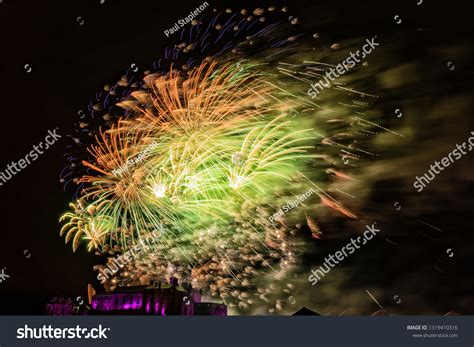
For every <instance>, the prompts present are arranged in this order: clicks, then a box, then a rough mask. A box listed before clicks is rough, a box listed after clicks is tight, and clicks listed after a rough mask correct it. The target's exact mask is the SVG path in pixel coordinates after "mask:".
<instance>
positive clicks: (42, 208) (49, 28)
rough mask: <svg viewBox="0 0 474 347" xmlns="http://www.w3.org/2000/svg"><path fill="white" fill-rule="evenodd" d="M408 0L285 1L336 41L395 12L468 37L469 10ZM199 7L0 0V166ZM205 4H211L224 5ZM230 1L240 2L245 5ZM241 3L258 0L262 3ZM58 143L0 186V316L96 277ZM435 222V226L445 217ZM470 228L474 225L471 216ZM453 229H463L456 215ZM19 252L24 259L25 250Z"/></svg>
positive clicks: (146, 54)
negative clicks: (75, 229) (75, 236)
mask: <svg viewBox="0 0 474 347" xmlns="http://www.w3.org/2000/svg"><path fill="white" fill-rule="evenodd" d="M0 2H1V1H0ZM416 2H417V1H415V0H413V1H404V3H403V4H400V3H399V2H398V1H393V2H392V4H387V3H386V2H384V1H369V2H365V1H364V2H361V3H358V2H357V3H356V2H353V1H334V0H332V1H321V2H319V4H315V3H318V1H314V0H312V1H291V2H290V4H288V6H289V9H290V12H292V13H296V14H298V15H299V16H301V17H302V18H303V19H304V20H306V21H310V22H312V21H321V23H322V25H321V30H322V31H323V32H327V33H328V35H333V37H334V39H337V38H338V37H344V36H345V35H346V34H347V33H349V32H350V33H354V32H358V33H361V34H364V33H373V32H377V33H383V32H391V31H394V30H403V29H401V28H400V27H397V25H396V24H395V23H394V20H393V16H394V15H395V14H397V13H400V15H401V16H402V18H403V21H404V25H406V26H410V25H412V26H413V25H415V24H413V23H415V22H416V25H417V26H419V27H421V28H430V29H432V30H434V31H435V32H437V34H436V35H435V39H436V40H440V41H445V42H446V43H453V42H460V41H463V40H466V39H472V35H469V31H470V27H471V23H470V22H471V21H472V19H471V17H470V15H469V14H468V12H469V11H468V10H467V8H466V5H461V2H460V3H456V2H455V1H450V2H444V1H443V2H441V1H437V2H438V3H439V5H437V4H433V3H434V2H433V1H428V0H425V1H424V2H423V4H422V5H421V6H417V5H416ZM201 3H202V2H201V1H197V0H193V1H188V0H187V1H179V2H176V1H174V2H173V1H172V2H163V1H145V0H137V1H135V0H134V1H131V0H128V1H127V0H105V3H104V4H100V3H99V0H96V1H79V0H71V1H22V0H3V2H1V3H0V35H1V46H0V47H1V48H0V76H1V87H0V88H1V93H0V105H1V106H0V107H1V108H0V113H1V128H2V136H0V148H1V152H2V156H1V159H0V169H2V170H3V169H4V168H5V167H6V165H7V164H8V163H10V162H11V161H12V160H18V159H20V158H22V157H24V156H25V155H26V154H27V153H28V152H29V151H30V150H31V149H32V146H33V145H34V144H37V143H38V142H40V141H42V140H43V138H44V136H45V135H46V134H47V131H48V130H49V129H54V128H56V127H59V131H58V133H60V134H63V135H65V134H67V133H68V132H70V131H71V129H72V124H73V122H74V121H76V117H77V112H78V110H80V109H85V107H86V105H87V104H88V102H89V100H90V99H92V98H93V96H94V94H95V92H96V91H98V90H100V89H101V88H102V86H103V85H104V84H106V83H110V82H114V81H116V80H117V79H119V78H120V76H121V75H122V74H123V73H124V72H125V71H126V70H127V68H128V67H129V66H130V64H132V63H135V64H136V65H138V67H140V68H143V69H146V68H147V67H148V66H150V64H151V62H152V61H154V60H155V59H156V58H157V57H159V56H160V55H161V54H162V51H163V48H164V47H165V46H166V45H172V44H174V43H175V40H176V39H177V38H176V37H173V36H171V37H169V38H166V36H165V35H164V34H163V30H165V29H166V28H168V27H169V26H171V25H172V24H173V23H174V22H175V20H177V19H179V18H182V17H184V16H185V15H186V14H187V13H188V12H189V11H191V10H193V9H195V8H196V7H197V6H199V5H200V4H201ZM209 3H210V6H211V8H212V7H213V6H215V5H217V4H220V7H223V6H225V5H224V4H226V3H229V4H230V2H224V1H216V2H215V3H214V1H209ZM237 3H238V4H239V7H240V6H243V3H245V2H243V1H238V2H237ZM248 3H251V4H253V6H256V5H257V3H259V2H255V1H252V2H248ZM264 3H266V4H270V3H271V2H264ZM465 3H467V1H465ZM230 6H232V5H230ZM79 16H81V17H82V18H83V19H84V25H82V26H81V25H79V23H78V22H77V20H76V18H77V17H79ZM411 54H413V53H411ZM25 64H29V65H30V66H31V67H32V71H31V73H26V71H25V69H24V65H25ZM471 70H472V69H471ZM471 73H472V72H471ZM471 76H472V75H471ZM66 143H67V141H66V140H65V139H64V138H63V139H62V140H60V141H59V142H58V143H57V144H55V145H54V147H53V148H52V149H50V150H48V151H47V152H46V153H45V154H44V155H42V156H41V157H40V158H39V159H38V160H37V161H35V162H34V163H33V164H32V165H31V166H28V167H27V168H26V169H24V170H23V171H22V172H21V173H19V174H18V175H16V176H15V177H13V178H12V180H11V181H9V182H7V184H4V186H2V187H0V201H1V209H0V211H1V213H2V221H3V225H2V228H1V231H0V269H2V268H3V267H7V270H6V273H7V274H8V275H10V276H11V277H10V278H9V279H8V280H7V281H6V282H4V283H1V284H0V314H24V313H41V312H42V311H43V307H44V302H45V299H46V298H47V297H49V296H52V295H55V294H64V295H70V296H73V297H76V296H78V295H82V296H85V295H86V293H85V292H86V285H87V283H88V282H92V281H93V279H94V278H95V273H94V272H93V270H92V266H93V265H94V264H96V263H97V262H98V259H97V258H96V257H95V256H93V255H90V254H87V253H86V251H85V250H84V247H81V248H80V249H79V250H78V252H77V253H75V254H74V253H73V252H72V250H71V247H70V245H67V246H66V245H64V239H63V238H60V237H59V223H58V217H59V216H60V214H61V213H62V212H64V210H65V209H66V208H67V204H68V202H69V200H70V195H69V194H67V193H64V192H63V189H62V186H61V184H60V183H59V179H58V176H59V172H60V171H61V169H62V168H63V166H64V165H65V161H64V160H63V153H64V152H65V146H66ZM470 188H472V185H471V186H470ZM471 194H472V193H471ZM471 210H472V207H471ZM460 217H462V216H460ZM440 218H441V220H440V223H441V224H442V222H443V218H448V217H447V216H444V215H443V216H440ZM469 223H470V227H471V229H472V216H471V220H470V221H469ZM469 223H468V225H469ZM445 224H446V223H445ZM453 225H459V226H462V225H464V226H465V224H464V223H463V222H462V220H460V221H458V222H454V224H453ZM470 240H471V241H470V242H472V238H471V239H470ZM24 250H28V251H29V252H30V253H31V258H29V259H27V258H26V257H25V255H24ZM380 271H383V269H381V270H380ZM387 285H390V284H387ZM471 313H472V312H471Z"/></svg>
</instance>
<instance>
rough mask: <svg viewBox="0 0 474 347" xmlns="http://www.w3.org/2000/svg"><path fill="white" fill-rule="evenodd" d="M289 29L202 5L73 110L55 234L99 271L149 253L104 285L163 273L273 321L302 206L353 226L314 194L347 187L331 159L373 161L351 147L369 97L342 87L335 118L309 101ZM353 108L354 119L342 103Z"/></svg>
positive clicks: (341, 210)
mask: <svg viewBox="0 0 474 347" xmlns="http://www.w3.org/2000/svg"><path fill="white" fill-rule="evenodd" d="M299 24H300V21H299V19H297V18H294V17H292V16H289V15H288V14H287V9H286V8H285V7H283V8H276V7H269V8H265V9H264V8H257V9H254V10H248V9H239V10H237V11H236V10H233V9H225V10H223V11H217V10H214V12H213V14H212V16H209V15H207V16H203V17H202V18H200V19H199V20H193V22H192V24H190V25H189V26H187V27H185V28H184V29H183V30H182V32H181V34H180V42H178V43H177V44H176V45H175V46H174V47H172V48H167V49H166V50H165V53H164V57H163V58H162V59H159V60H158V61H157V62H155V63H154V64H153V69H150V70H148V71H145V72H144V73H143V74H140V73H137V72H136V71H134V70H133V69H132V70H129V71H128V73H127V75H125V76H123V77H122V78H121V79H120V80H119V81H118V82H117V83H116V84H115V85H113V86H110V85H106V86H105V87H104V90H103V91H102V92H100V93H98V94H97V95H96V102H95V103H91V105H90V107H89V112H87V113H84V112H81V113H80V115H79V120H78V122H77V124H76V125H77V129H76V135H75V136H71V140H72V142H71V145H70V146H69V147H68V149H69V153H68V154H67V158H68V163H69V165H68V166H67V167H66V168H65V169H64V170H63V172H62V173H61V182H63V183H64V185H65V189H70V188H73V191H74V197H73V201H72V202H71V204H70V210H69V211H68V212H66V213H65V214H63V215H62V217H61V223H62V228H61V235H64V237H65V241H66V242H71V244H72V248H73V250H74V251H75V250H76V249H78V247H80V245H81V244H84V246H85V247H86V248H87V250H89V251H94V252H96V253H97V254H102V255H108V256H109V257H110V258H109V260H108V261H109V262H112V260H113V259H112V257H113V256H114V255H116V254H122V253H124V252H127V251H129V250H131V249H133V248H134V247H136V246H137V245H139V244H142V243H143V241H144V240H146V244H147V249H146V251H144V252H143V253H142V254H141V255H140V257H135V259H133V260H132V261H130V262H128V263H127V264H125V265H124V266H123V268H121V269H120V271H119V272H118V273H117V274H115V275H114V276H113V277H112V278H110V279H107V281H105V283H104V286H105V288H106V289H107V290H113V289H115V288H117V286H119V285H123V283H124V282H126V283H127V285H137V284H148V283H150V281H153V280H157V281H161V280H167V279H169V278H170V277H174V278H177V279H179V280H180V281H184V282H189V283H191V284H192V285H193V287H195V288H199V289H203V291H204V292H205V293H207V294H208V295H210V296H213V297H217V298H219V299H221V300H222V301H223V302H224V303H226V304H227V305H228V306H229V307H231V308H234V309H235V310H237V311H239V312H266V313H275V312H279V311H282V309H283V306H284V305H291V304H294V303H295V298H294V296H293V295H292V292H293V289H294V287H295V285H294V284H293V283H292V278H294V277H295V276H296V272H297V265H298V263H299V262H300V261H301V259H300V258H301V256H302V255H303V254H304V251H305V247H306V246H305V244H306V243H307V242H311V240H312V239H317V238H320V237H321V235H322V232H321V230H320V229H319V227H318V223H317V219H315V216H314V211H315V210H316V209H317V208H319V207H321V206H323V207H325V208H328V209H330V210H333V211H335V213H337V214H338V215H340V216H342V217H344V218H348V219H355V218H357V213H356V212H355V211H352V210H351V208H348V207H346V206H345V205H344V204H342V203H341V202H340V201H338V199H336V198H335V197H334V196H333V195H332V194H330V193H328V192H327V190H326V188H327V187H328V185H329V184H330V183H331V182H332V181H333V179H334V178H335V179H337V180H342V181H347V182H350V181H351V180H352V177H351V174H350V172H348V170H342V169H341V157H342V158H351V160H353V161H357V160H360V159H361V158H362V157H364V156H375V154H374V153H371V152H370V151H367V150H362V149H360V146H359V144H360V143H362V141H359V143H358V142H357V141H356V139H357V138H359V137H360V132H361V131H362V132H370V130H371V129H376V130H380V127H379V126H378V125H377V124H375V123H372V122H370V121H368V120H364V119H362V118H360V117H359V116H358V114H359V115H360V114H361V113H360V110H361V109H363V108H365V107H367V106H368V105H369V104H370V100H371V99H373V98H375V97H374V96H373V95H371V94H369V93H365V92H364V93H362V92H358V91H356V90H355V89H349V88H346V87H343V85H344V84H343V83H342V82H341V83H335V84H334V86H332V88H333V90H334V93H338V92H340V91H343V92H344V95H338V100H339V101H338V103H337V104H336V105H337V106H336V107H334V105H335V104H334V103H332V105H333V106H332V107H328V106H327V105H328V104H329V103H330V101H331V99H332V98H333V97H334V96H332V95H331V94H329V97H328V98H327V99H324V100H312V99H311V98H308V97H307V96H306V95H305V91H306V90H307V89H308V85H310V84H311V82H312V81H314V80H317V79H318V77H321V76H322V69H321V66H320V65H319V64H317V63H314V62H312V61H311V58H310V57H312V56H314V55H315V54H317V53H315V52H314V50H313V48H312V46H311V44H310V43H309V42H311V40H314V39H315V38H317V36H316V35H314V34H312V33H304V32H303V31H302V30H301V29H300V28H298V25H299ZM308 40H310V41H308ZM348 91H349V93H348ZM340 94H342V93H340ZM357 98H364V100H365V101H364V102H359V104H358V105H357V109H356V110H354V107H353V106H351V105H349V104H348V103H349V102H347V103H346V102H345V99H348V100H353V99H357ZM360 129H362V130H360ZM381 130H382V131H384V129H381ZM299 196H305V198H304V199H303V200H301V201H300V200H297V199H299ZM295 199H296V200H297V201H298V203H297V204H293V205H291V204H290V205H286V204H289V203H290V202H292V201H296V200H295ZM282 206H284V207H283V208H284V209H285V210H284V211H283V210H282ZM287 206H289V207H287ZM305 230H306V231H309V234H307V233H306V232H305ZM150 235H153V237H151V238H150ZM308 235H310V236H312V237H307V236H308ZM105 266H106V265H97V266H96V270H97V271H100V270H101V269H103V268H104V267H105ZM276 283H278V284H276Z"/></svg>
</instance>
